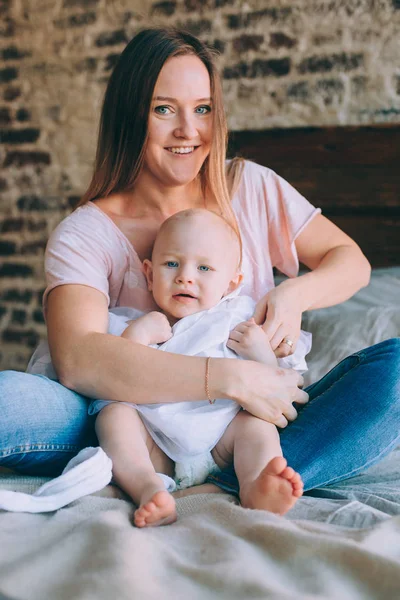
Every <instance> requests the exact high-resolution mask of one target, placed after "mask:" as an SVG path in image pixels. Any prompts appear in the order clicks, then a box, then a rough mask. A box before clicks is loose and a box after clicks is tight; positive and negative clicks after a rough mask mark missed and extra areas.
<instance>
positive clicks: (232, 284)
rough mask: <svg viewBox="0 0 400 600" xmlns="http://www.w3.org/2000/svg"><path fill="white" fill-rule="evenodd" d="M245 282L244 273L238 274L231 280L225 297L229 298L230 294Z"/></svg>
mask: <svg viewBox="0 0 400 600" xmlns="http://www.w3.org/2000/svg"><path fill="white" fill-rule="evenodd" d="M242 281H243V273H240V272H238V273H236V276H235V277H234V278H233V279H232V280H231V282H230V284H229V287H228V289H227V290H226V292H225V296H227V295H228V294H230V293H231V292H234V291H235V290H236V289H237V288H238V287H239V285H240V284H241V283H242Z"/></svg>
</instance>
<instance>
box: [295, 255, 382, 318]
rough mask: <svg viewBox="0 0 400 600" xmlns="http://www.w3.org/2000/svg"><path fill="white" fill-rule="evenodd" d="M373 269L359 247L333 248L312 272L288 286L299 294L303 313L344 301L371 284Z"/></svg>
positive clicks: (297, 278)
mask: <svg viewBox="0 0 400 600" xmlns="http://www.w3.org/2000/svg"><path fill="white" fill-rule="evenodd" d="M370 274H371V267H370V264H369V262H368V260H367V259H366V258H365V256H364V255H363V254H362V252H361V251H360V249H359V248H358V247H357V246H338V247H336V248H332V250H330V251H329V252H327V254H326V255H325V256H324V258H323V259H322V260H321V262H320V263H319V265H318V266H317V267H316V268H315V269H314V270H313V271H311V272H309V273H306V274H305V275H301V276H300V277H296V278H295V279H289V280H287V281H285V282H284V285H288V286H292V289H294V290H295V291H296V294H297V297H298V299H299V303H300V305H301V308H302V311H303V312H304V311H306V310H311V309H315V308H323V307H325V306H332V305H334V304H339V303H340V302H344V301H345V300H347V299H348V298H351V296H353V294H355V293H356V292H357V291H358V290H359V289H361V288H362V287H365V286H366V285H368V283H369V279H370Z"/></svg>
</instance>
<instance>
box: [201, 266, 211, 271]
mask: <svg viewBox="0 0 400 600" xmlns="http://www.w3.org/2000/svg"><path fill="white" fill-rule="evenodd" d="M209 270H210V267H206V265H200V266H199V271H209Z"/></svg>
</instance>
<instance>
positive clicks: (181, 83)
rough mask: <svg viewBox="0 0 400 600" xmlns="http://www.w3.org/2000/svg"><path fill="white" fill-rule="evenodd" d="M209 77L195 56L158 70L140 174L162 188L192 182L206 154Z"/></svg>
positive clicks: (175, 60) (209, 122)
mask: <svg viewBox="0 0 400 600" xmlns="http://www.w3.org/2000/svg"><path fill="white" fill-rule="evenodd" d="M211 110H212V105H211V87H210V77H209V75H208V71H207V69H206V67H205V65H204V64H203V63H202V62H201V60H200V59H199V58H197V56H192V55H188V56H177V57H174V58H170V59H169V60H168V61H167V62H166V63H165V64H164V66H163V68H162V69H161V72H160V75H159V77H158V80H157V83H156V86H155V89H154V94H153V101H152V105H151V107H150V113H149V124H148V144H147V148H146V154H145V158H144V171H145V172H146V174H147V175H150V177H151V178H154V179H155V180H157V181H158V182H159V183H161V184H162V185H165V186H168V187H175V186H182V185H186V184H188V183H190V182H192V181H193V179H194V178H195V177H196V176H197V174H198V172H199V170H200V168H201V166H202V164H203V162H204V160H205V158H206V157H207V155H208V153H209V151H210V144H211V135H212V131H211V129H212V115H211Z"/></svg>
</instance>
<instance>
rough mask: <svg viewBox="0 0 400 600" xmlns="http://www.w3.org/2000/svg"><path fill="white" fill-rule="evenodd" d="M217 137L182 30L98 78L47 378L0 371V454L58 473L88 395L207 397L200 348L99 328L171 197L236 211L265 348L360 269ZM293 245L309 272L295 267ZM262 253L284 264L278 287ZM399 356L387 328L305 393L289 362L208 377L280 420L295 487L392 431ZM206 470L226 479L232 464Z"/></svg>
mask: <svg viewBox="0 0 400 600" xmlns="http://www.w3.org/2000/svg"><path fill="white" fill-rule="evenodd" d="M226 137H227V131H226V124H225V118H224V112H223V104H222V95H221V87H220V81H219V78H218V76H217V73H216V69H215V66H214V63H213V57H212V55H211V53H210V52H209V50H207V48H206V47H205V46H204V45H203V44H202V43H201V42H200V41H199V40H198V39H196V38H195V37H193V36H191V35H190V34H187V33H183V32H177V31H169V30H161V29H160V30H145V31H142V32H141V33H139V34H138V35H137V36H136V37H135V38H134V39H133V40H132V41H131V42H130V44H128V46H127V48H126V49H125V50H124V52H123V53H122V55H121V57H120V60H119V62H118V64H117V65H116V67H115V69H114V72H113V74H112V75H111V78H110V82H109V85H108V88H107V91H106V95H105V100H104V105H103V111H102V117H101V126H100V134H99V144H98V150H97V159H96V166H95V171H94V175H93V179H92V182H91V184H90V186H89V189H88V191H87V192H86V194H85V195H84V197H83V199H82V201H81V203H80V206H79V208H78V209H77V210H76V211H75V212H74V213H72V215H70V216H69V217H68V218H67V219H65V220H64V221H63V222H62V223H61V224H60V225H59V227H58V228H57V229H56V231H55V232H54V233H53V234H52V236H51V238H50V241H49V244H48V248H47V253H46V274H47V281H48V287H47V290H46V293H45V298H44V309H45V314H46V321H47V327H48V338H49V344H50V348H51V354H52V359H53V363H54V365H55V368H56V372H57V374H58V379H59V382H56V381H52V380H49V379H47V378H45V377H42V376H34V375H30V374H22V373H15V372H4V373H1V374H0V399H1V403H2V419H1V425H0V427H1V434H0V442H1V444H0V447H1V453H2V459H1V461H0V464H1V465H2V466H7V467H11V468H14V469H17V470H19V471H20V472H24V473H32V474H46V475H55V474H57V473H58V472H59V471H60V470H61V469H62V468H63V467H64V465H65V464H66V463H67V461H68V460H69V459H70V458H71V457H72V456H73V455H74V454H76V452H77V451H78V450H79V449H80V448H82V447H84V446H88V445H91V444H96V440H95V439H94V433H93V423H92V422H91V421H90V419H89V417H88V416H87V398H88V397H89V398H105V399H113V400H117V401H124V400H125V401H132V402H135V403H137V404H140V403H155V402H160V401H163V402H176V401H187V400H190V401H196V400H200V399H203V398H204V397H205V372H206V371H205V360H204V359H202V358H194V357H187V356H180V355H173V354H168V353H164V352H156V351H155V350H154V349H151V348H148V347H145V346H139V345H138V346H137V347H136V348H135V352H132V344H131V343H129V342H127V341H126V340H124V339H123V338H120V337H114V336H110V335H107V333H106V332H107V324H108V321H107V315H108V307H109V305H110V306H111V307H112V306H116V305H125V306H133V307H136V308H140V309H142V310H151V309H153V308H154V305H153V304H152V301H151V297H150V295H149V292H148V291H147V289H146V286H145V280H144V276H143V273H142V268H141V267H142V262H143V260H144V259H145V258H149V257H150V253H151V248H152V244H153V242H154V239H155V236H156V233H157V230H158V229H159V227H160V225H161V223H162V222H163V221H164V220H165V219H166V218H167V217H169V216H170V215H172V214H174V213H175V212H177V211H180V210H183V209H187V208H193V207H206V208H208V209H210V210H214V211H217V212H219V213H221V214H223V215H224V216H225V217H226V218H228V219H229V220H230V221H231V222H232V224H233V225H234V226H236V227H237V223H238V225H239V227H240V230H241V233H242V237H243V270H244V274H245V289H244V291H245V292H246V293H249V294H250V295H252V296H253V297H254V298H256V299H257V300H259V303H258V306H257V312H256V318H257V319H258V321H259V322H263V321H265V323H264V325H263V326H264V328H265V330H266V331H267V333H268V335H269V337H270V339H271V343H272V346H273V348H274V349H275V350H276V354H277V355H278V356H286V355H288V354H290V353H292V352H293V351H294V349H295V347H296V342H297V339H298V336H299V333H300V322H301V315H302V312H303V311H304V310H309V309H313V308H319V307H323V306H328V305H331V304H335V303H338V302H342V301H343V300H345V299H347V298H349V297H350V296H352V295H353V294H354V293H355V292H356V291H357V290H358V289H360V288H361V287H362V286H365V285H367V283H368V280H369V275H370V267H369V264H368V262H367V260H366V259H365V257H364V256H363V254H362V253H361V251H360V249H359V248H358V247H357V245H356V244H355V243H354V242H353V241H352V240H351V239H350V238H349V237H348V236H347V235H345V234H344V233H343V232H342V231H340V230H339V229H338V228H337V227H336V226H334V225H333V224H332V223H331V222H329V221H328V220H327V219H326V218H324V217H323V216H322V215H321V214H320V213H319V211H318V210H316V209H314V207H312V206H311V205H310V204H309V203H308V202H307V201H306V200H305V199H304V198H303V197H302V196H300V194H298V193H297V192H296V191H295V190H294V189H293V188H292V187H291V186H290V185H289V184H287V183H286V182H285V181H284V180H282V179H280V178H279V177H278V176H277V175H275V174H274V173H273V172H272V171H270V170H268V169H265V168H262V167H259V166H258V165H255V164H253V163H248V162H246V163H244V164H243V162H242V163H241V162H240V161H232V163H230V165H229V167H228V173H227V174H226V173H225V148H226ZM231 198H232V201H231ZM205 235H206V232H205ZM299 260H300V261H301V262H302V263H304V264H305V265H307V266H308V267H309V268H310V269H311V272H310V273H307V274H306V275H303V276H301V277H295V275H296V274H297V270H298V261H299ZM274 266H277V267H279V268H280V270H282V271H283V272H284V273H286V274H287V275H289V276H290V277H291V279H288V280H287V281H285V282H284V283H282V284H281V285H279V286H278V287H277V288H274V287H273V285H274V284H273V274H272V267H274ZM260 298H261V299H260ZM399 363H400V351H399V340H391V341H388V342H385V343H382V344H378V345H377V346H374V347H373V348H370V349H367V350H364V351H362V352H358V353H357V354H356V355H354V356H352V357H349V358H348V359H346V360H345V361H343V362H342V363H340V365H339V366H338V367H336V369H334V370H333V371H331V372H330V373H329V374H328V375H327V376H326V377H325V378H323V379H322V380H321V381H320V382H317V383H315V384H313V385H312V386H311V387H310V388H309V389H308V390H307V393H306V392H304V391H302V390H301V389H300V388H301V385H302V379H301V377H300V376H298V375H297V374H296V373H295V372H294V371H290V370H289V371H282V370H280V369H276V368H273V367H268V366H266V365H261V364H257V363H255V362H252V361H232V360H227V359H215V360H213V364H212V369H211V370H210V372H209V373H208V374H207V375H209V377H207V385H208V388H207V391H208V393H209V394H210V395H211V396H212V397H213V398H232V399H234V400H236V401H237V402H239V403H240V404H241V405H242V406H243V407H244V408H245V409H246V410H248V411H249V412H251V413H252V414H254V415H256V416H258V417H260V418H262V419H264V420H267V421H270V422H271V423H274V424H276V425H277V426H278V427H280V428H281V444H282V448H283V452H284V454H285V456H286V457H287V459H288V462H289V464H291V465H292V466H293V468H294V469H295V470H297V471H299V472H300V474H301V476H302V478H303V480H304V484H305V489H306V490H307V489H311V488H313V487H316V486H322V485H326V484H329V483H332V482H334V481H338V480H340V479H343V478H345V477H348V476H350V475H355V474H356V473H358V472H360V471H361V470H362V469H365V468H366V467H367V466H369V465H370V464H372V463H374V462H376V461H378V460H379V459H380V458H381V457H382V456H383V455H384V454H386V453H388V452H389V451H390V450H391V449H392V448H394V447H395V446H396V444H397V443H398V439H399V438H398V431H397V426H396V423H398V421H399V416H400V415H399V411H400V408H399V406H400V390H399V386H398V385H397V386H396V385H395V381H396V380H398V378H397V376H396V372H397V370H398V366H399ZM307 394H308V395H309V398H310V401H309V402H308V404H306V406H305V407H304V408H301V409H300V411H299V415H297V411H296V410H295V408H294V407H293V402H296V403H299V404H300V405H301V404H304V403H306V402H307V400H308V395H307ZM288 421H294V422H293V423H290V426H289V427H287V428H286V426H287V424H288ZM371 440H373V442H372V441H371ZM151 458H152V460H153V463H154V466H155V468H156V471H159V472H162V471H163V472H166V471H165V469H168V468H170V466H171V465H169V464H167V459H166V457H165V456H164V455H163V454H162V453H161V451H160V452H157V451H154V453H153V454H152V457H151ZM214 483H216V484H217V485H218V486H219V487H222V488H223V489H227V490H232V491H234V490H235V489H236V488H237V482H236V479H235V477H234V476H233V474H232V473H227V474H226V477H225V476H224V477H222V478H220V479H219V480H218V481H214ZM205 485H206V488H203V490H202V491H215V490H216V488H215V486H214V485H212V484H205Z"/></svg>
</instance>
